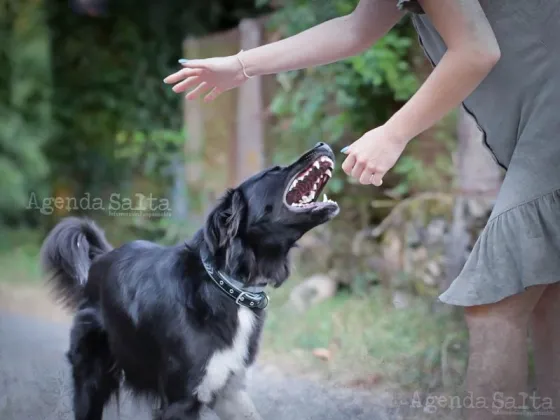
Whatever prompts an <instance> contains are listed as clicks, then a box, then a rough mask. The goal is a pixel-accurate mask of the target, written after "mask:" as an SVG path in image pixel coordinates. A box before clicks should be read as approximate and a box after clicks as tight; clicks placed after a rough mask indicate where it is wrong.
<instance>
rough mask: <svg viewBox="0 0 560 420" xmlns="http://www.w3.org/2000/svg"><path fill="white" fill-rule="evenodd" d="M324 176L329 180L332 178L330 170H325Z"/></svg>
mask: <svg viewBox="0 0 560 420" xmlns="http://www.w3.org/2000/svg"><path fill="white" fill-rule="evenodd" d="M325 175H327V176H328V177H329V178H331V177H332V171H331V170H330V169H327V170H326V171H325Z"/></svg>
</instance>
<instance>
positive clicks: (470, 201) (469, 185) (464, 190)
mask: <svg viewBox="0 0 560 420" xmlns="http://www.w3.org/2000/svg"><path fill="white" fill-rule="evenodd" d="M457 137H458V147H457V152H456V155H455V157H454V161H455V168H456V177H457V182H456V186H457V188H458V190H459V191H458V194H457V196H456V199H455V204H454V210H453V223H452V225H451V231H450V233H449V237H448V246H447V250H448V251H447V258H446V260H447V267H446V281H444V282H443V284H441V289H442V291H444V290H446V289H447V288H448V287H449V285H450V284H451V282H452V281H453V280H454V279H455V277H456V276H457V275H458V274H459V273H460V272H461V270H462V268H463V266H464V264H465V262H466V260H467V257H468V255H469V252H470V249H469V248H470V246H471V244H472V243H473V241H474V240H476V238H473V237H472V234H471V233H470V231H472V225H473V223H475V222H477V221H478V220H477V219H480V218H481V217H483V218H484V217H488V215H489V213H490V211H491V209H492V204H493V201H494V199H495V198H496V194H497V191H498V189H499V187H500V185H501V183H502V176H503V174H502V169H501V168H500V167H499V166H498V164H497V163H496V162H495V160H494V158H493V157H492V155H491V153H490V152H489V150H488V149H487V148H486V146H485V145H484V144H483V134H482V131H481V130H480V129H479V128H478V126H477V124H476V121H475V120H474V118H473V117H472V116H471V115H469V114H468V113H467V112H466V111H465V110H464V109H463V108H462V107H461V109H460V110H459V118H458V121H457Z"/></svg>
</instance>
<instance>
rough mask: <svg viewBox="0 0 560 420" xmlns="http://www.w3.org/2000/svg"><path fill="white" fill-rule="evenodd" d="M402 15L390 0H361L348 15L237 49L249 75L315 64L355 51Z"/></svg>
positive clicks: (371, 40)
mask: <svg viewBox="0 0 560 420" xmlns="http://www.w3.org/2000/svg"><path fill="white" fill-rule="evenodd" d="M401 16H402V14H401V12H400V11H399V10H397V8H396V7H395V2H394V0H361V1H360V3H359V4H358V6H357V7H356V10H354V12H352V13H351V14H349V15H346V16H342V17H339V18H335V19H332V20H329V21H326V22H324V23H321V24H319V25H317V26H314V27H313V28H310V29H307V30H306V31H303V32H301V33H299V34H297V35H294V36H291V37H289V38H285V39H283V40H280V41H277V42H273V43H270V44H266V45H263V46H261V47H257V48H254V49H251V50H248V51H243V52H242V53H240V58H241V60H242V61H243V63H244V65H245V70H246V72H247V74H248V75H249V76H260V75H265V74H275V73H280V72H284V71H291V70H299V69H303V68H308V67H315V66H320V65H324V64H329V63H333V62H335V61H338V60H341V59H344V58H347V57H350V56H353V55H356V54H358V53H360V52H361V51H363V50H365V49H366V48H368V47H369V46H370V45H371V44H372V43H373V42H375V41H376V40H378V39H379V38H381V37H382V36H383V35H385V33H387V31H388V30H389V29H391V27H393V25H395V23H397V22H398V20H399V19H400V17H401Z"/></svg>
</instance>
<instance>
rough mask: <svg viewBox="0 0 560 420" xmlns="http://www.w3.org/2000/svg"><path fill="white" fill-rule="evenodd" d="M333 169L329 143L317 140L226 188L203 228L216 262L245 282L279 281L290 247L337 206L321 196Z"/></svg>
mask: <svg viewBox="0 0 560 420" xmlns="http://www.w3.org/2000/svg"><path fill="white" fill-rule="evenodd" d="M333 169H334V154H333V152H332V150H331V148H330V147H329V146H327V145H326V144H324V143H319V144H317V145H316V146H315V147H314V148H313V149H311V150H310V151H308V152H307V153H305V154H304V155H303V156H301V157H300V158H299V159H298V160H297V161H295V162H294V163H292V164H291V165H289V166H282V167H281V166H276V167H273V168H269V169H266V170H264V171H262V172H260V173H258V174H256V175H254V176H252V177H251V178H249V179H247V180H246V181H244V182H243V183H242V184H241V185H239V186H238V187H236V188H234V189H231V190H229V191H228V192H227V193H226V194H225V195H224V197H222V200H221V202H220V203H219V204H218V206H217V207H216V208H215V209H214V210H212V212H211V213H210V215H209V217H208V219H207V222H206V225H205V228H204V240H205V243H206V246H207V248H208V249H209V251H210V252H211V253H212V254H213V255H214V257H215V259H216V261H217V262H218V264H219V265H220V267H218V268H219V269H223V270H225V271H226V272H227V273H228V274H230V275H232V276H234V277H235V278H238V279H243V281H245V283H246V285H247V286H263V285H265V284H271V285H273V286H275V287H278V286H279V285H280V284H282V283H283V282H284V280H286V278H287V277H288V276H289V262H288V253H289V251H290V249H291V248H292V247H293V246H294V245H295V244H296V242H297V241H298V239H300V238H301V236H302V235H303V234H305V233H306V232H308V231H309V230H311V229H313V228H314V227H316V226H319V225H321V224H323V223H326V222H328V221H329V220H331V219H332V218H334V217H335V216H336V215H337V214H338V212H339V207H338V204H337V203H336V202H334V201H331V200H328V199H327V198H326V196H323V199H322V200H320V198H321V192H322V190H323V188H324V187H325V185H326V184H327V182H328V181H329V179H330V178H331V176H332V171H333Z"/></svg>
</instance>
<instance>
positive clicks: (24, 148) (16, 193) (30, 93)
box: [0, 0, 51, 222]
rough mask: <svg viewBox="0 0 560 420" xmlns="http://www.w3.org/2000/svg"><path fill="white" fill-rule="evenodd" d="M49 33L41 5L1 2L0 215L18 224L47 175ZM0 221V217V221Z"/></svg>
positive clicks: (10, 0) (29, 1)
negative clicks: (33, 194) (32, 196)
mask: <svg viewBox="0 0 560 420" xmlns="http://www.w3.org/2000/svg"><path fill="white" fill-rule="evenodd" d="M48 51H49V48H48V32H47V27H46V22H45V16H44V8H43V7H42V3H41V2H40V1H33V0H21V1H13V0H1V1H0V57H1V58H2V65H1V66H0V173H2V177H1V178H0V215H2V216H3V218H4V219H6V218H8V219H10V220H11V221H12V222H17V221H21V218H20V216H19V215H18V213H19V211H20V210H21V209H22V208H24V207H25V206H26V204H27V200H28V196H29V193H30V192H31V191H41V190H42V189H43V188H44V187H45V185H44V182H43V181H44V177H45V176H46V174H47V171H48V165H47V161H46V159H45V157H44V155H43V152H42V147H43V145H44V144H45V142H46V141H47V140H48V139H49V136H50V134H51V121H50V111H51V109H50V102H49V100H50V93H51V89H50V88H51V83H50V71H49V68H50V62H49V55H48ZM0 219H1V217H0Z"/></svg>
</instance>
